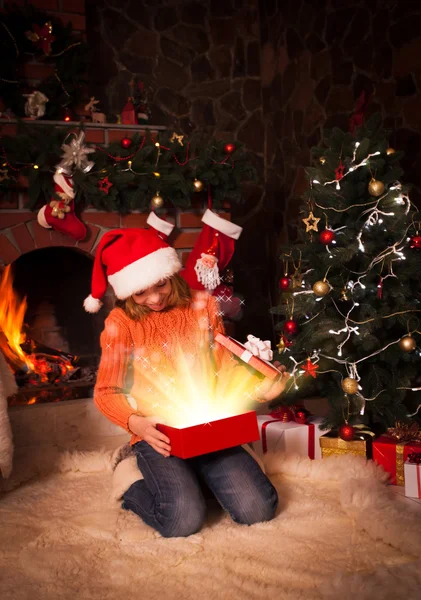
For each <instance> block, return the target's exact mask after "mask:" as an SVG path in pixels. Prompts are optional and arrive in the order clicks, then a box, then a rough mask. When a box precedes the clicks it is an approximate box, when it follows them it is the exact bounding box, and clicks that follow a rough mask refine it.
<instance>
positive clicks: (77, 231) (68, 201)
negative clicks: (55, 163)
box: [37, 171, 86, 241]
mask: <svg viewBox="0 0 421 600" xmlns="http://www.w3.org/2000/svg"><path fill="white" fill-rule="evenodd" d="M54 192H55V197H54V198H53V199H52V200H51V201H50V202H49V203H48V204H46V205H45V206H43V207H42V208H41V209H40V210H39V212H38V217H37V218H38V223H39V224H40V225H41V226H42V227H45V228H47V229H55V230H56V231H60V232H61V233H64V234H65V235H69V236H70V237H72V238H74V239H75V240H78V241H80V240H83V239H84V238H85V237H86V227H85V225H84V224H83V223H82V221H80V220H79V219H78V218H77V216H76V215H75V203H74V197H75V193H74V191H73V182H72V180H71V178H70V177H66V176H65V175H63V174H62V173H60V172H59V171H56V172H55V174H54Z"/></svg>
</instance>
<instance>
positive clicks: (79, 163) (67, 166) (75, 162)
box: [57, 131, 95, 175]
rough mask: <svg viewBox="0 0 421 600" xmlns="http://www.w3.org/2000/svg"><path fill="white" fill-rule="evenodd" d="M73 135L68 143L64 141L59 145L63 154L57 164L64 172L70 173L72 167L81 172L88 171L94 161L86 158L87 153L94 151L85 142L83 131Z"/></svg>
mask: <svg viewBox="0 0 421 600" xmlns="http://www.w3.org/2000/svg"><path fill="white" fill-rule="evenodd" d="M71 135H73V139H72V140H71V142H69V143H68V144H66V143H64V144H63V145H62V147H61V149H62V151H63V154H62V159H61V161H60V162H59V164H58V165H57V166H58V168H59V169H61V170H62V171H63V172H64V173H66V174H68V175H70V174H71V173H72V172H73V170H74V169H78V170H79V171H82V172H83V173H89V171H90V170H91V169H92V167H93V166H94V164H95V163H94V162H93V161H91V160H88V154H92V152H95V150H94V149H93V148H90V147H89V146H87V145H86V144H85V132H84V131H81V132H80V133H79V134H78V135H76V134H73V133H72V134H71Z"/></svg>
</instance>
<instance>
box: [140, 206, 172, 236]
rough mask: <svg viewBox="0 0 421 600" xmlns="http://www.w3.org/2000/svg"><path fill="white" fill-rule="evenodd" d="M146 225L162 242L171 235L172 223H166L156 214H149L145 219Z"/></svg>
mask: <svg viewBox="0 0 421 600" xmlns="http://www.w3.org/2000/svg"><path fill="white" fill-rule="evenodd" d="M146 223H147V224H148V225H150V227H152V229H155V231H156V232H157V234H158V235H159V237H160V238H162V239H163V240H167V238H168V237H169V236H170V235H171V232H172V230H173V229H174V225H173V224H172V223H168V221H165V219H162V218H159V217H158V216H157V214H156V213H154V212H151V213H150V214H149V216H148V218H147V219H146Z"/></svg>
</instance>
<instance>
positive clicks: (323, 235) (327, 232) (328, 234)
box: [319, 229, 335, 246]
mask: <svg viewBox="0 0 421 600" xmlns="http://www.w3.org/2000/svg"><path fill="white" fill-rule="evenodd" d="M334 239H335V232H334V231H333V230H332V229H324V230H323V231H321V232H320V235H319V240H320V242H321V243H322V244H325V245H326V246H327V245H328V244H331V243H332V242H333V240H334Z"/></svg>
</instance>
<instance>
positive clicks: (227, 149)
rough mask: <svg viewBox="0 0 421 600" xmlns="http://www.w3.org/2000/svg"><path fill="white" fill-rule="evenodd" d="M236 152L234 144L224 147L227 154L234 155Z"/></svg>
mask: <svg viewBox="0 0 421 600" xmlns="http://www.w3.org/2000/svg"><path fill="white" fill-rule="evenodd" d="M235 150H236V147H235V145H234V144H232V143H228V144H225V146H224V152H226V153H227V154H232V153H233V152H235Z"/></svg>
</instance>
